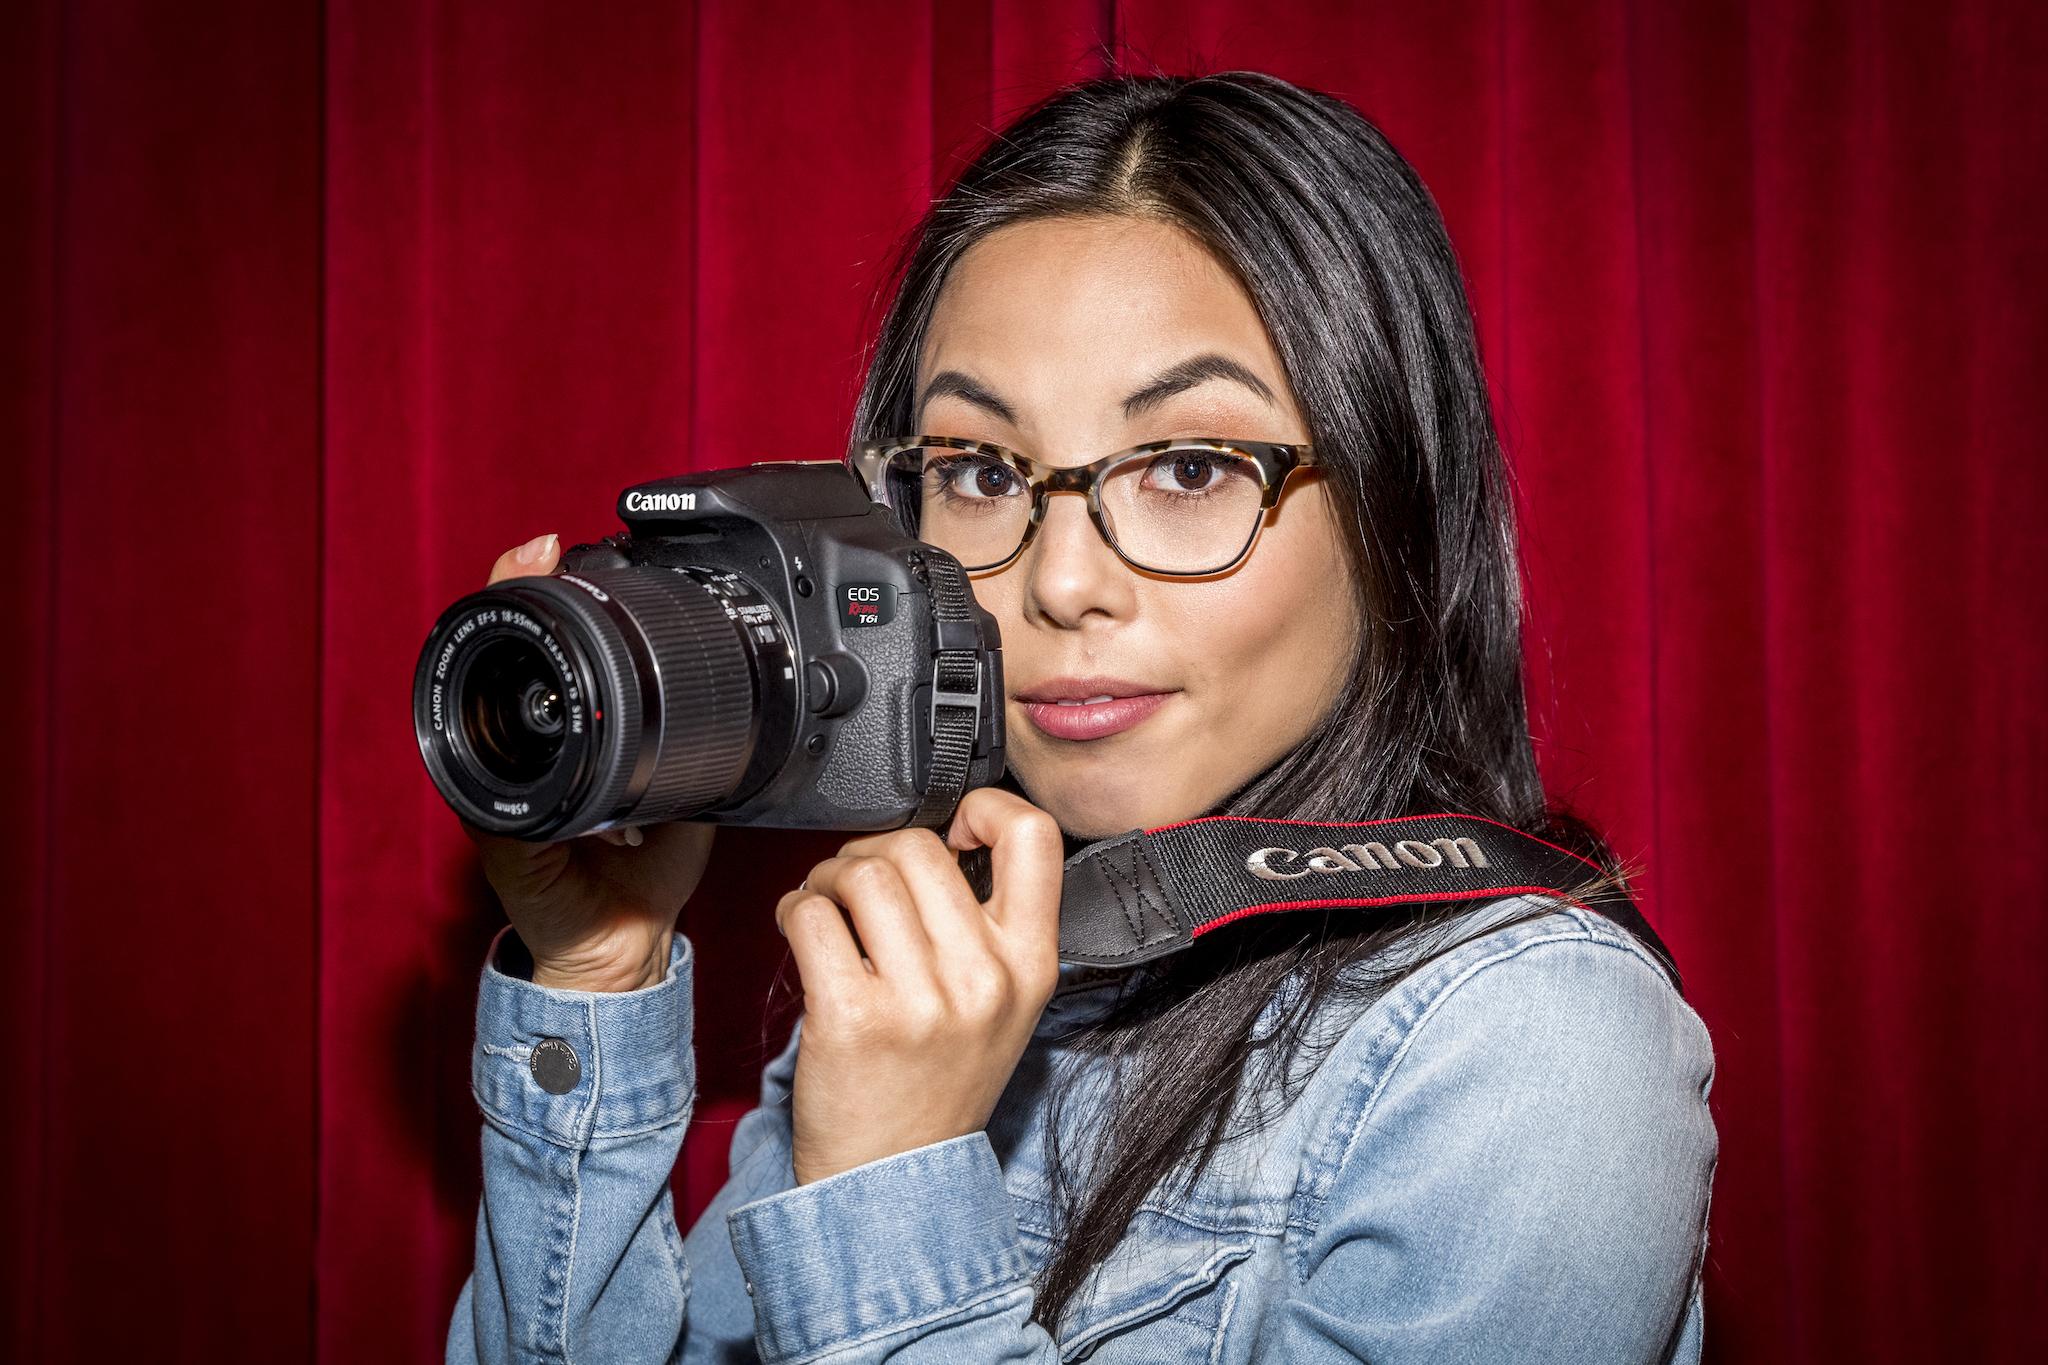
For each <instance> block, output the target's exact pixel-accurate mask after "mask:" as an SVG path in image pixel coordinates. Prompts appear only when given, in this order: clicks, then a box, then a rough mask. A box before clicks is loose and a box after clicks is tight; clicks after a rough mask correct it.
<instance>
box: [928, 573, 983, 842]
mask: <svg viewBox="0 0 2048 1365" xmlns="http://www.w3.org/2000/svg"><path fill="white" fill-rule="evenodd" d="M918 567H919V568H921V569H922V571H923V572H921V573H920V574H919V577H920V578H922V579H923V580H924V583H925V586H926V588H927V589H928V590H929V592H930V594H931V610H932V621H933V632H932V633H933V646H934V654H933V656H932V698H931V707H930V710H929V711H928V712H927V713H926V719H925V725H926V733H927V734H928V735H929V736H930V737H931V766H930V771H929V773H928V774H927V777H926V781H925V790H924V799H923V800H922V801H921V802H919V803H918V809H917V813H916V814H915V815H913V816H911V817H910V823H911V824H912V825H916V826H922V827H924V828H927V829H929V828H933V827H935V826H938V825H942V824H944V823H945V822H946V821H948V820H951V819H952V818H953V811H954V808H955V807H957V806H958V805H959V804H960V798H961V797H962V796H963V795H965V794H966V788H967V775H968V771H969V769H970V768H972V767H973V765H974V744H975V741H976V739H978V738H979V737H980V735H981V689H982V684H983V676H982V670H983V660H982V655H981V632H980V630H979V628H978V627H977V626H976V624H975V620H974V607H973V598H972V597H971V596H970V595H969V593H968V589H967V575H966V574H965V572H964V571H962V569H961V568H960V565H959V562H958V561H957V560H955V559H953V558H951V557H950V556H946V555H926V556H922V557H921V558H920V560H919V561H918Z"/></svg>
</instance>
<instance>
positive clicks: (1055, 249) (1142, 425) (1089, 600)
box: [916, 218, 1360, 839]
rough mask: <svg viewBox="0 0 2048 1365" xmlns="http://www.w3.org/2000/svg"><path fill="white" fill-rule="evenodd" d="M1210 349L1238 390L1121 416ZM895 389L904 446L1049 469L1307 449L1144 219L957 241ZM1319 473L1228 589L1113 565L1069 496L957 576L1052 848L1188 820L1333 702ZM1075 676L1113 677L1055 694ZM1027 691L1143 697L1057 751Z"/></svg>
mask: <svg viewBox="0 0 2048 1365" xmlns="http://www.w3.org/2000/svg"><path fill="white" fill-rule="evenodd" d="M1208 356H1214V357H1222V358H1223V359H1224V360H1226V361H1228V362H1231V364H1233V365H1235V366H1236V367H1238V368H1239V369H1240V370H1241V371H1242V372H1243V375H1244V376H1245V377H1244V378H1242V379H1240V378H1233V377H1231V376H1230V375H1229V374H1227V373H1226V374H1215V373H1211V374H1210V375H1209V377H1206V378H1203V379H1201V380H1199V382H1195V383H1191V384H1184V385H1180V386H1171V387H1172V389H1173V391H1171V392H1168V393H1165V394H1164V395H1163V396H1162V395H1160V394H1158V393H1154V394H1153V396H1152V397H1151V398H1150V399H1141V400H1139V401H1137V402H1135V403H1132V402H1129V401H1128V400H1131V399H1132V397H1133V395H1137V394H1139V393H1140V391H1141V390H1147V389H1148V388H1151V387H1152V386H1153V385H1154V382H1155V381H1156V380H1158V379H1159V378H1160V376H1161V375H1162V374H1164V373H1165V372H1166V371H1168V370H1170V369H1173V368H1174V367H1176V366H1179V365H1181V364H1183V362H1186V361H1189V360H1193V359H1196V358H1198V357H1208ZM1215 368H1221V369H1226V370H1227V369H1228V367H1227V366H1225V367H1215ZM942 376H947V378H946V379H945V382H942V383H940V384H939V385H937V386H936V388H937V391H936V392H931V390H932V388H933V380H934V379H935V378H940V377H942ZM963 380H964V381H965V382H961V381H963ZM917 381H918V386H917V393H918V395H919V396H920V403H921V406H920V407H919V410H918V414H917V420H916V430H917V431H919V432H923V433H927V434H930V435H939V436H965V437H972V438H975V439H978V440H984V441H993V442H995V443H997V444H999V445H1003V446H1007V447H1009V448H1010V449H1012V450H1015V451H1017V452H1018V453H1019V454H1022V455H1026V456H1029V457H1031V458H1032V459H1034V460H1039V461H1042V462H1044V463H1046V464H1051V465H1074V464H1085V463H1087V462H1088V461H1090V460H1093V459H1096V458H1098V457H1100V456H1102V455H1106V454H1109V453H1111V452H1112V451H1117V450H1122V449H1124V448H1125V447H1127V446H1133V445H1137V444H1138V443H1140V442H1143V441H1152V440H1162V439H1166V438H1169V437H1178V436H1225V437H1235V438H1238V439H1242V440H1263V441H1284V442H1292V443H1299V442H1306V441H1307V440H1308V431H1307V429H1306V428H1305V427H1304V425H1303V423H1302V418H1301V414H1300V412H1299V411H1298V409H1297V408H1296V406H1295V403H1294V399H1293V395H1292V393H1291V391H1290V388H1289V385H1288V383H1287V379H1286V376H1285V374H1284V372H1283V370H1282V368H1281V365H1280V359H1279V356H1278V355H1277V354H1276V353H1275V352H1274V350H1273V345H1272V342H1271V340H1270V339H1269V338H1268V336H1267V335H1266V330H1265V327H1264V326H1263V324H1261V323H1260V321H1259V317H1258V312H1257V310H1256V309H1255V308H1254V307H1253V305H1252V301H1251V298H1250V297H1249V296H1248V295H1247V294H1246V293H1245V292H1244V290H1243V289H1242V288H1241V287H1240V286H1239V285H1238V284H1237V282H1236V280H1235V279H1234V278H1232V276H1231V275H1230V273H1229V272H1228V271H1227V270H1226V269H1225V268H1224V267H1223V266H1221V265H1220V264H1219V263H1218V262H1217V261H1216V260H1215V258H1214V257H1212V256H1211V255H1210V254H1209V253H1208V251H1207V250H1206V249H1205V248H1203V247H1202V246H1201V245H1200V243H1198V242H1197V241H1196V240H1195V239H1194V238H1192V237H1190V236H1189V235H1187V234H1186V233H1185V232H1183V231H1181V230H1180V229H1178V228H1176V227H1172V226H1170V225H1167V224H1163V223H1158V222H1154V221H1149V220H1142V219H1130V218H1059V219H1046V220H1040V221H1037V222H1031V223H1023V224H1018V225H1015V226H1012V227H1007V228H1003V229H1001V230H999V231H997V232H995V233H992V234H991V235H989V236H988V237H986V238H984V239H982V240H981V241H980V242H978V243H976V244H975V245H974V246H973V247H972V248H970V249H969V250H968V251H967V252H966V253H965V254H964V255H962V257H961V258H960V260H959V261H957V262H956V263H955V264H954V266H953V269H952V271H951V272H950V274H949V275H948V277H947V280H946V284H945V286H944V288H943V289H942V291H941V292H940V295H939V299H938V303H937V307H936V309H935V311H934V313H933V315H932V320H931V326H930V330H929V333H928V335H927V338H926V341H925V346H924V351H923V354H922V355H921V356H920V358H919V364H918V376H917ZM1326 480H1327V476H1326V475H1325V474H1324V473H1323V472H1322V471H1320V470H1316V469H1302V470H1298V471H1296V472H1295V473H1294V474H1293V475H1292V476H1291V477H1290V478H1289V479H1288V482H1287V485H1286V489H1285V491H1284V493H1283V495H1282V496H1281V498H1280V500H1279V503H1278V505H1276V506H1275V507H1274V508H1273V509H1272V510H1271V511H1270V512H1268V513H1267V514H1266V519H1265V523H1264V525H1263V527H1262V528H1261V530H1260V533H1259V539H1258V542H1257V544H1256V545H1255V546H1254V547H1253V549H1252V552H1251V554H1250V555H1249V556H1247V557H1246V558H1245V559H1244V560H1243V561H1242V562H1241V563H1240V564H1238V566H1237V567H1236V568H1234V569H1232V570H1230V571H1229V572H1227V573H1222V574H1215V575H1210V576H1208V577H1205V578H1199V579H1173V578H1167V577H1162V576H1159V575H1155V574H1148V573H1145V572H1143V571H1141V570H1138V569H1134V568H1132V567H1131V566H1130V565H1128V564H1126V563H1125V562H1124V561H1123V560H1122V559H1120V558H1119V557H1118V556H1117V553H1116V551H1114V550H1112V549H1111V548H1110V547H1109V546H1108V545H1106V544H1104V543H1103V541H1102V539H1101V538H1100V537H1099V536H1098V535H1097V534H1096V531H1095V527H1094V524H1093V523H1092V522H1091V521H1090V520H1089V517H1088V508H1087V500H1086V499H1085V498H1083V497H1081V496H1079V495H1075V494H1068V493H1052V494H1049V495H1048V500H1047V505H1046V510H1045V519H1044V521H1043V523H1042V524H1041V525H1040V527H1039V529H1038V534H1037V537H1036V538H1035V539H1034V540H1033V541H1032V543H1031V544H1030V545H1029V546H1027V547H1026V548H1025V550H1024V552H1023V553H1022V554H1021V555H1020V556H1018V557H1017V558H1016V559H1015V560H1013V561H1012V562H1011V563H1010V564H1008V565H1007V566H1005V567H1004V568H1002V569H999V570H996V571H995V572H992V573H983V574H977V575H975V576H974V593H975V597H976V598H977V599H978V600H979V601H980V602H981V604H982V605H983V606H985V607H987V608H988V609H989V610H990V611H991V612H993V613H994V614H995V616H996V619H997V621H998V622H999V623H1000V625H1001V627H1002V635H1003V670H1004V683H1005V687H1006V690H1007V692H1008V699H1007V703H1006V707H1007V709H1006V712H1005V720H1006V727H1005V729H1006V741H1007V744H1008V760H1009V766H1010V769H1011V771H1013V772H1014V773H1015V774H1016V776H1017V780H1018V783H1019V785H1020V786H1021V787H1022V788H1023V790H1024V793H1025V795H1026V796H1027V797H1029V799H1030V800H1031V801H1032V803H1033V804H1035V805H1037V806H1039V807H1040V808H1041V809H1043V810H1045V811H1046V812H1048V813H1049V814H1051V815H1052V816H1053V817H1054V818H1055V819H1056V820H1057V821H1059V823H1060V825H1061V826H1062V827H1063V828H1064V829H1065V830H1066V831H1067V832H1068V833H1069V834H1071V835H1075V836H1077V837H1080V838H1084V839H1099V838H1103V837H1106V836H1109V835H1113V834H1120V833H1122V832H1123V831H1125V830H1128V829H1134V828H1149V827H1152V826H1155V825H1161V824H1167V823H1170V822H1172V821H1174V820H1179V819H1185V818H1187V817H1189V816H1192V815H1195V814H1199V813H1200V812H1201V811H1203V810H1205V809H1207V808H1208V807H1210V806H1212V805H1214V804H1215V803H1216V802H1217V801H1219V800H1221V799H1222V798H1223V797H1224V796H1226V795H1228V794H1229V793H1230V792H1231V791H1233V790H1234V789H1236V788H1237V787H1238V786H1240V785H1241V784H1242V783H1244V782H1245V781H1246V780H1248V779H1249V778H1251V777H1253V776H1256V775H1257V774H1258V773H1259V772H1261V771H1263V770H1264V769H1265V768H1266V767H1268V766H1269V765H1271V764H1272V763H1273V761H1274V760H1276V759H1277V758H1279V757H1280V756H1281V755H1282V754H1284V753H1286V752H1287V750H1289V749H1290V748H1292V747H1293V746H1294V745H1295V744H1296V743H1297V742H1298V741H1299V740H1300V739H1301V738H1302V737H1303V736H1304V735H1306V734H1307V733H1308V731H1309V730H1310V728H1312V727H1313V725H1314V724H1315V722H1316V721H1317V719H1318V718H1319V717H1320V716H1321V715H1322V714H1323V712H1324V711H1325V710H1326V709H1327V708H1328V707H1329V705H1330V704H1331V702H1332V701H1333V700H1334V699H1335V698H1336V695H1337V693H1338V691H1339V689H1340V688H1341V687H1342V685H1343V683H1344V680H1345V677H1346V675H1347V672H1348V668H1349V663H1350V658H1351V651H1352V648H1353V644H1354V642H1355V641H1356V639H1357V635H1358V630H1359V625H1360V623H1359V621H1358V619H1357V610H1356V607H1355V605H1354V602H1353V597H1352V589H1351V583H1350V574H1351V572H1352V570H1351V566H1350V561H1349V559H1348V557H1347V556H1346V554H1345V551H1344V548H1343V543H1342V539H1341V537H1342V535H1343V531H1342V529H1341V524H1340V520H1339V517H1338V516H1337V513H1336V508H1335V506H1334V504H1333V502H1332V499H1331V497H1330V493H1329V489H1328V487H1327V486H1326ZM1090 677H1108V678H1114V679H1121V680H1123V682H1124V683H1126V684H1128V685H1126V686H1116V687H1114V688H1111V687H1107V686H1100V685H1092V684H1091V685H1089V686H1087V687H1086V688H1085V689H1062V688H1060V687H1059V686H1058V684H1059V683H1060V682H1061V680H1063V679H1083V680H1085V679H1088V678H1090ZM1048 691H1051V692H1054V693H1058V694H1061V695H1090V694H1092V695H1100V694H1102V693H1103V692H1109V691H1114V692H1115V693H1117V694H1123V693H1130V692H1135V693H1151V694H1164V695H1163V696H1162V697H1161V698H1160V699H1159V700H1158V701H1157V703H1156V704H1155V705H1153V707H1152V709H1151V710H1150V711H1149V713H1148V714H1145V715H1144V718H1143V719H1141V720H1139V721H1137V723H1136V724H1133V725H1130V726H1128V728H1124V729H1121V730H1118V731H1116V732H1115V733H1110V734H1104V735H1101V736H1099V737H1097V738H1087V739H1077V738H1065V737H1061V736H1059V735H1057V734H1055V733H1053V732H1052V730H1050V729H1048V728H1045V727H1046V726H1051V727H1053V729H1066V730H1069V731H1071V730H1073V729H1074V728H1076V727H1077V726H1081V725H1084V724H1085V721H1084V720H1083V719H1082V718H1080V717H1079V716H1078V715H1076V714H1069V715H1064V716H1060V715H1053V716H1047V717H1046V719H1045V722H1044V724H1041V723H1040V721H1039V720H1038V719H1036V717H1037V716H1040V715H1044V714H1045V713H1046V712H1047V711H1049V710H1050V709H1051V704H1049V703H1037V704H1033V703H1032V702H1031V701H1030V699H1031V698H1033V697H1036V696H1038V695H1040V694H1043V693H1046V692H1048ZM1097 705H1098V706H1102V704H1100V703H1098V704H1097ZM1116 705H1118V704H1117V703H1111V704H1109V705H1108V706H1102V709H1103V710H1104V711H1107V710H1109V709H1110V707H1113V706H1116ZM1122 705H1123V707H1124V709H1125V711H1126V713H1128V712H1129V711H1130V710H1131V709H1133V708H1131V707H1130V706H1129V704H1128V703H1125V704H1122ZM1063 709H1064V710H1067V711H1069V712H1077V711H1078V710H1079V708H1063ZM1138 709H1142V708H1138ZM1062 722H1064V724H1062Z"/></svg>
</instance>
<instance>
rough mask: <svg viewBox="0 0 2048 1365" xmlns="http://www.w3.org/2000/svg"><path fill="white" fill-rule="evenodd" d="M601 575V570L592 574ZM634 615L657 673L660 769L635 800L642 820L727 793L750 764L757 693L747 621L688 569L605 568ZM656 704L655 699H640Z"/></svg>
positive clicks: (607, 581) (612, 588)
mask: <svg viewBox="0 0 2048 1365" xmlns="http://www.w3.org/2000/svg"><path fill="white" fill-rule="evenodd" d="M593 577H596V575H593ZM602 581H603V583H604V588H605V591H607V592H609V593H610V594H611V595H612V596H613V597H615V598H616V599H618V602H619V604H620V605H621V606H623V607H625V608H626V610H627V611H628V612H629V613H631V615H632V617H633V620H634V622H635V623H636V624H637V625H638V626H639V627H640V633H641V635H642V636H643V637H644V638H645V639H646V642H647V650H648V654H649V656H650V657H651V658H652V659H653V660H654V661H655V665H656V667H657V669H658V670H659V672H660V675H661V680H660V683H659V688H660V693H661V697H660V723H661V729H660V731H659V735H658V738H657V739H656V743H657V745H658V746H659V747H658V750H657V752H656V754H655V762H654V773H653V776H652V777H651V778H650V779H649V781H648V786H647V791H646V792H645V793H644V794H643V795H642V796H641V798H640V799H639V800H638V801H637V802H635V803H634V811H633V816H634V819H635V821H636V822H640V823H645V822H649V821H652V820H665V819H669V818H672V817H673V816H675V815H677V814H688V813H689V812H691V811H695V810H700V809H702V808H703V807H705V806H708V805H712V804H714V803H716V802H719V801H723V800H724V799H726V798H727V797H728V796H730V795H731V794H732V790H733V787H734V785H735V784H736V783H737V782H738V781H739V779H740V775H741V774H742V773H743V772H744V771H745V769H746V763H747V758H748V755H749V751H750V749H751V747H752V745H751V739H752V733H753V726H754V712H755V706H756V700H755V696H754V669H753V665H752V664H751V663H750V662H749V661H748V657H747V655H748V648H747V645H746V643H745V642H744V640H743V639H742V638H741V635H740V632H741V630H742V629H743V627H742V626H741V625H740V623H738V622H737V621H734V620H732V619H731V618H730V617H728V616H727V615H726V612H725V607H724V606H723V605H722V604H721V603H720V601H719V600H718V599H717V598H716V597H714V596H713V595H712V594H711V592H710V591H708V590H707V589H706V588H705V587H704V585H703V584H701V583H699V582H698V581H697V580H696V579H695V578H692V577H691V576H690V575H688V574H686V573H680V572H667V573H648V572H647V571H645V570H631V571H624V572H618V573H607V574H604V575H602ZM643 705H645V706H647V707H648V708H649V709H650V710H652V709H653V707H654V705H655V699H654V698H652V697H648V698H644V699H643Z"/></svg>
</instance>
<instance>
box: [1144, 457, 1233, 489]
mask: <svg viewBox="0 0 2048 1365" xmlns="http://www.w3.org/2000/svg"><path fill="white" fill-rule="evenodd" d="M1248 465H1249V462H1248V461H1246V460H1244V459H1242V458H1241V457H1238V456H1235V455H1211V454H1207V453H1204V452H1201V451H1196V452H1192V453H1191V452H1188V451H1174V452H1172V453H1170V454H1166V455H1161V456H1160V457H1159V458H1158V459H1156V460H1154V461H1153V462H1152V464H1151V467H1150V468H1148V469H1147V470H1146V477H1145V485H1146V488H1147V489H1148V490H1149V491H1151V492H1155V493H1182V494H1187V493H1213V492H1216V491H1217V490H1218V489H1220V488H1222V487H1223V486H1224V485H1225V484H1228V483H1232V482H1234V481H1235V480H1237V479H1240V478H1251V479H1253V480H1254V481H1256V479H1257V476H1256V474H1253V473H1248V472H1247V470H1248Z"/></svg>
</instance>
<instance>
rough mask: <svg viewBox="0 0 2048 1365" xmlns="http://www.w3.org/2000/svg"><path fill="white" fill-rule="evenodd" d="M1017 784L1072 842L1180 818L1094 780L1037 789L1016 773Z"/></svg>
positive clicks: (1152, 802) (1087, 841)
mask: <svg viewBox="0 0 2048 1365" xmlns="http://www.w3.org/2000/svg"><path fill="white" fill-rule="evenodd" d="M1018 785H1019V786H1020V787H1022V788H1023V789H1024V795H1025V799H1027V800H1028V801H1030V802H1031V804H1032V805H1034V806H1037V807H1038V808H1039V809H1040V810H1042V811H1044V812H1045V813H1046V814H1047V815H1050V816H1051V817H1052V818H1053V819H1054V820H1055V821H1057V822H1058V823H1059V827H1060V831H1061V832H1062V833H1063V834H1065V835H1066V836H1067V838H1068V840H1070V841H1072V842H1074V843H1081V844H1092V843H1094V842H1096V841H1097V840H1100V839H1114V838H1116V837H1117V836H1118V835H1120V834H1128V833H1130V832H1131V831H1132V830H1134V829H1149V828H1151V827H1152V826H1154V825H1164V824H1171V823H1172V822H1173V821H1175V820H1177V819H1182V818H1184V817H1183V816H1179V815H1176V814H1174V813H1173V812H1171V811H1166V810H1163V809H1162V808H1161V807H1160V805H1159V803H1158V802H1157V801H1156V800H1146V799H1143V798H1141V797H1139V796H1137V795H1136V794H1129V795H1122V794H1119V793H1117V792H1115V791H1105V790H1103V789H1102V787H1101V786H1100V785H1099V784H1096V783H1076V784H1074V786H1072V787H1068V786H1066V785H1065V784H1061V783H1054V784H1053V785H1052V786H1051V788H1050V789H1041V788H1037V787H1034V786H1033V785H1032V784H1031V783H1030V782H1029V781H1028V780H1026V779H1025V778H1024V777H1023V775H1022V774H1019V775H1018ZM1148 785H1150V784H1148Z"/></svg>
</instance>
